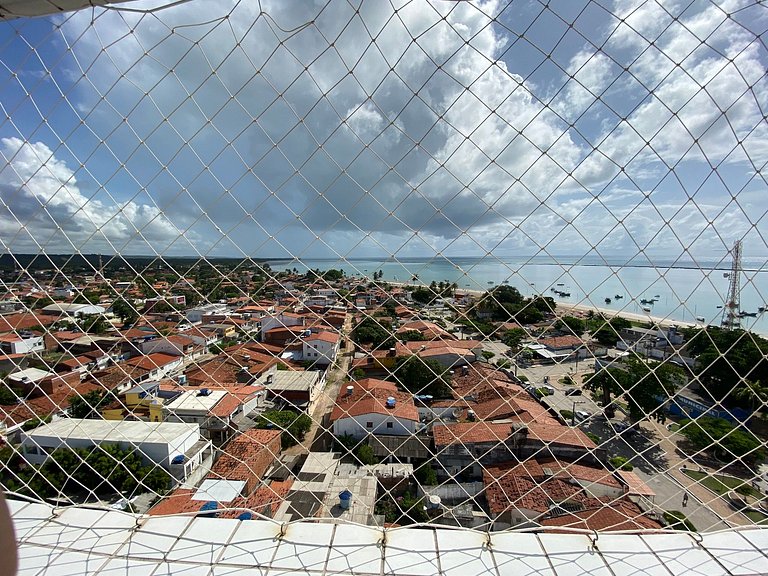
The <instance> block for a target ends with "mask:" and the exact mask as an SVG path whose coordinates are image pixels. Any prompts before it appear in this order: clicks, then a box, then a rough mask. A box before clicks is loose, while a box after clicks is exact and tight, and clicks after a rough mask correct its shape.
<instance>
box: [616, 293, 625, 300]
mask: <svg viewBox="0 0 768 576" xmlns="http://www.w3.org/2000/svg"><path fill="white" fill-rule="evenodd" d="M622 298H624V296H622V295H621V294H616V296H614V299H615V300H621V299H622Z"/></svg>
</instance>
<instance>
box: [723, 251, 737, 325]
mask: <svg viewBox="0 0 768 576" xmlns="http://www.w3.org/2000/svg"><path fill="white" fill-rule="evenodd" d="M731 255H732V256H733V259H732V261H731V271H730V272H726V273H725V274H723V276H724V277H726V278H729V279H730V282H729V283H728V298H727V300H726V301H725V306H723V320H722V322H721V324H722V326H723V328H725V329H726V330H733V329H735V328H739V327H740V326H741V320H740V318H741V317H740V316H739V308H740V307H741V302H740V300H741V240H736V241H735V242H734V243H733V248H732V249H731Z"/></svg>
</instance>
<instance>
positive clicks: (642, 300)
mask: <svg viewBox="0 0 768 576" xmlns="http://www.w3.org/2000/svg"><path fill="white" fill-rule="evenodd" d="M640 304H653V300H648V299H647V298H641V299H640Z"/></svg>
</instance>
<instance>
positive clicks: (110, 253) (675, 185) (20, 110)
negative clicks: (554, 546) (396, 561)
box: [0, 0, 768, 531]
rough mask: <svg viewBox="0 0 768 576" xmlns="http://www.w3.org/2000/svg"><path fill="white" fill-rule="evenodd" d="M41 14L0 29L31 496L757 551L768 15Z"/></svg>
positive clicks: (611, 11) (693, 7)
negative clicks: (593, 534) (746, 545)
mask: <svg viewBox="0 0 768 576" xmlns="http://www.w3.org/2000/svg"><path fill="white" fill-rule="evenodd" d="M1 4H3V3H2V2H0V5H1ZM11 4H12V3H11ZM42 4H45V7H43V8H41V11H40V12H39V13H40V14H42V13H43V12H45V11H46V10H50V6H48V4H47V3H41V5H42ZM30 6H37V3H30ZM74 7H75V6H72V7H71V8H74ZM28 8H29V6H28ZM29 9H30V10H31V8H29ZM33 13H35V14H37V13H38V12H33ZM28 14H29V12H24V13H23V14H21V16H23V17H19V18H15V17H13V16H14V12H13V10H12V6H11V7H5V8H4V9H3V10H2V15H3V16H4V21H3V22H0V107H2V114H0V241H1V242H2V252H3V253H2V255H0V281H1V282H2V291H3V295H2V299H0V372H1V373H2V387H0V419H1V420H2V424H1V425H2V426H3V427H2V432H3V435H2V447H1V448H0V454H2V459H1V462H0V466H2V468H1V469H0V473H1V476H0V478H1V483H2V486H3V488H4V490H5V491H6V492H10V493H13V494H16V495H18V497H25V498H29V499H32V500H45V501H47V502H49V503H52V504H54V505H56V506H62V507H65V506H69V505H72V504H88V505H91V506H103V507H113V508H120V509H125V510H131V511H135V512H139V513H148V514H150V515H170V514H187V515H200V516H210V517H214V516H218V517H229V518H240V519H243V520H247V519H251V518H253V519H256V518H268V519H272V520H273V521H275V522H280V523H285V522H291V521H295V520H299V519H303V518H318V519H321V518H322V519H336V520H337V521H345V522H354V523H359V524H366V525H370V526H378V527H384V526H394V525H411V524H434V525H447V526H460V527H465V528H475V529H478V530H483V531H489V530H494V531H497V530H505V529H526V530H590V531H594V530H597V531H601V530H614V531H623V530H631V531H634V530H657V529H662V528H670V529H678V530H698V531H710V530H717V529H723V528H727V527H731V526H740V525H751V524H762V523H764V522H765V521H766V518H768V499H766V493H767V492H766V491H767V490H768V475H766V472H768V468H766V467H765V464H764V462H765V458H766V457H767V456H768V451H767V450H766V448H767V447H766V439H767V438H768V420H766V418H767V416H768V407H767V406H766V401H768V361H767V360H766V354H768V340H767V339H766V335H768V321H767V320H766V316H765V314H764V312H765V308H766V304H765V302H768V269H766V263H767V261H768V243H767V242H766V236H765V234H766V233H767V232H768V228H766V223H765V217H766V213H768V203H766V201H765V198H766V192H767V191H766V185H765V177H764V173H763V171H764V169H765V163H766V160H768V122H766V116H765V110H766V106H768V81H767V80H766V67H767V66H768V50H767V49H766V45H765V30H766V26H768V11H766V8H765V6H764V4H763V3H762V2H761V1H760V0H728V1H724V2H712V1H709V0H691V1H680V2H678V1H672V0H669V1H667V0H663V1H662V0H645V1H639V0H633V1H631V2H629V1H621V0H615V1H611V0H600V1H596V0H563V1H557V2H537V1H516V2H513V1H511V0H508V1H506V2H503V1H500V2H497V1H492V0H489V1H487V2H476V3H470V2H449V1H440V0H434V1H432V2H427V1H421V0H418V1H417V0H404V1H400V0H397V1H389V2H384V1H342V0H338V1H337V0H328V1H323V2H321V1H316V2H313V3H308V2H304V1H284V0H281V1H265V0H260V1H258V2H256V1H248V2H245V1H235V0H215V1H214V0H209V1H205V2H203V1H202V0H192V1H187V2H171V3H161V2H144V1H137V2H123V3H119V4H115V5H113V6H107V7H98V8H96V7H92V8H84V9H81V10H79V11H75V12H67V13H58V14H46V15H40V16H38V17H29V16H28Z"/></svg>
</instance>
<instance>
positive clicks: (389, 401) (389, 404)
mask: <svg viewBox="0 0 768 576" xmlns="http://www.w3.org/2000/svg"><path fill="white" fill-rule="evenodd" d="M395 402H396V401H395V399H394V398H393V397H392V396H390V397H389V398H387V408H394V407H395Z"/></svg>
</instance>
